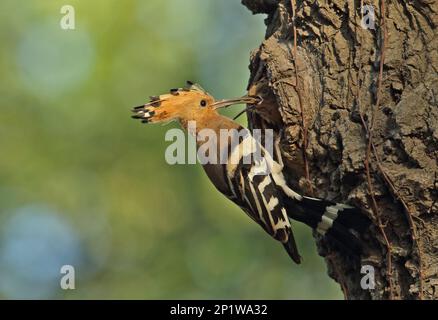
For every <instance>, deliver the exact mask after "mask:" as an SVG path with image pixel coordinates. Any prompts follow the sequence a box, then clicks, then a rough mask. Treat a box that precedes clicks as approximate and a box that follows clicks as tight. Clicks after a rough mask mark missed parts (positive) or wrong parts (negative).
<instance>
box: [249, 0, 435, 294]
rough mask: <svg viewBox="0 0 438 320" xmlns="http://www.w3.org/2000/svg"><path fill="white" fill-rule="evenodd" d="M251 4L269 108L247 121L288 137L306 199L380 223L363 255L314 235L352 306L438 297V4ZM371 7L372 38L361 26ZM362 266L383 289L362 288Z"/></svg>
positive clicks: (255, 76)
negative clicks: (346, 207)
mask: <svg viewBox="0 0 438 320" xmlns="http://www.w3.org/2000/svg"><path fill="white" fill-rule="evenodd" d="M242 3H243V4H244V5H246V6H247V7H248V8H249V9H250V10H251V11H252V12H253V13H266V14H268V17H267V19H266V25H267V32H266V37H265V39H264V41H263V43H262V44H261V46H260V47H259V48H258V49H257V50H255V51H254V52H253V53H252V56H251V65H250V69H251V79H250V83H249V87H248V89H249V92H250V93H252V94H259V95H261V96H262V97H264V99H265V100H264V103H263V105H262V106H259V107H258V108H257V110H259V111H258V112H250V113H248V118H249V122H250V125H251V126H252V127H253V128H264V127H272V128H274V129H276V130H277V131H278V132H281V134H282V140H281V147H282V151H283V156H284V157H285V158H286V160H287V161H286V163H287V167H288V173H289V175H290V177H289V178H290V179H291V180H293V181H298V182H297V186H296V187H297V188H300V189H301V191H302V192H304V193H307V194H308V195H314V196H318V197H323V198H328V199H333V200H336V201H338V202H346V203H352V204H354V205H356V206H358V207H360V208H363V209H364V211H365V213H366V214H368V215H369V216H370V217H371V218H372V220H373V222H374V225H373V227H372V228H371V229H370V232H369V233H368V234H367V235H366V236H365V237H366V239H367V240H366V241H365V242H364V246H365V250H364V253H363V255H362V256H361V257H360V259H354V258H351V257H348V256H345V255H343V253H342V252H341V251H338V250H337V248H335V247H334V246H333V245H332V244H331V243H327V242H326V241H325V240H323V239H320V238H319V237H318V236H317V235H316V234H315V238H316V239H317V242H318V248H319V253H320V255H322V256H323V257H325V260H326V263H327V266H328V273H329V275H330V276H331V277H332V278H333V279H335V280H336V281H337V282H338V283H339V284H340V286H341V288H342V290H343V292H344V295H345V297H346V298H347V299H436V298H438V200H437V197H438V189H437V188H438V77H437V75H438V73H437V68H438V38H437V35H436V25H437V13H438V2H437V1H435V0H411V1H404V0H392V1H389V0H386V1H384V0H381V1H376V0H371V1H344V0H321V1H311V0H301V1H290V0H242ZM366 4H369V5H373V6H374V9H375V29H374V30H372V29H364V28H362V27H361V20H362V15H361V5H366ZM293 6H294V7H295V10H292V7H293ZM382 13H383V14H382ZM293 16H295V19H293ZM293 21H295V23H294V22H293ZM294 33H295V34H296V37H294ZM294 39H296V45H295V44H294ZM382 56H384V58H383V60H382ZM381 61H383V62H384V63H383V65H382V66H381V65H380V63H381ZM380 71H382V72H380ZM379 74H380V75H381V78H380V81H379ZM304 150H305V151H304ZM364 265H371V266H373V267H374V268H375V280H376V283H375V289H374V290H364V289H362V288H361V285H360V280H361V278H362V277H363V274H361V273H360V270H361V267H362V266H364Z"/></svg>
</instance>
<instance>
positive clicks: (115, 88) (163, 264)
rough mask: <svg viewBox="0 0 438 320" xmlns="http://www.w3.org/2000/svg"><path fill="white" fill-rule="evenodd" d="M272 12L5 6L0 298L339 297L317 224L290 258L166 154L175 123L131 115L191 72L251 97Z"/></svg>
mask: <svg viewBox="0 0 438 320" xmlns="http://www.w3.org/2000/svg"><path fill="white" fill-rule="evenodd" d="M65 4H70V5H73V6H74V8H75V13H76V21H75V22H76V29H75V30H62V29H61V28H60V24H59V22H60V19H61V18H62V15H61V13H60V8H61V7H62V6H63V5H65ZM263 19H264V17H263V16H252V15H251V13H250V12H249V11H248V10H247V9H246V8H245V7H243V6H242V5H241V4H240V1H239V0H223V1H217V0H167V1H161V0H145V1H136V0H131V1H115V0H113V1H108V0H105V1H104V0H95V1H71V0H69V1H68V2H64V1H37V0H32V1H20V2H17V1H12V0H7V1H5V0H2V1H1V3H0V25H1V27H0V33H1V39H2V44H1V46H0V71H1V72H0V102H1V104H0V107H1V113H0V148H1V149H0V152H1V156H0V297H1V298H61V299H63V298H66V299H79V298H82V299H91V298H102V299H113V298H121V299H129V298H132V299H166V298H167V299H203V298H204V299H213V298H230V299H240V298H242V299H296V298H298V299H308V298H313V299H335V298H342V294H341V291H340V289H339V287H338V285H337V284H336V283H335V282H333V281H332V280H331V279H329V278H328V276H327V275H326V270H325V265H324V262H323V260H322V258H320V257H319V256H317V254H316V247H315V244H314V241H313V239H312V237H311V232H310V230H308V229H306V228H305V227H303V226H301V225H298V224H295V229H296V233H297V241H298V244H299V247H300V248H301V254H302V256H303V258H304V262H303V263H302V265H300V266H297V265H294V264H293V263H292V261H291V260H290V259H289V257H288V256H287V254H286V253H285V252H284V250H283V248H282V247H281V245H279V244H278V243H277V242H276V241H273V240H271V239H270V238H269V236H268V235H267V234H265V232H264V231H263V230H262V229H261V228H260V227H258V226H256V225H255V224H254V223H253V222H252V221H251V220H250V219H249V218H248V217H246V215H245V214H244V213H243V212H242V211H241V210H240V209H239V208H238V207H237V206H235V205H234V204H232V203H231V202H230V201H228V200H227V199H225V198H224V197H223V196H222V195H221V194H219V193H218V192H217V191H216V190H215V189H214V187H213V186H212V185H211V183H210V182H209V181H208V180H207V178H206V176H205V175H204V173H203V171H202V169H201V167H200V166H199V165H185V166H182V165H177V166H170V165H168V164H166V162H165V160H164V151H165V149H166V147H167V146H168V145H169V142H165V141H164V134H165V132H166V130H167V129H169V128H172V127H175V126H176V124H172V125H169V126H159V125H157V126H145V125H141V124H140V123H139V122H137V121H133V120H132V119H131V118H130V109H131V107H132V106H135V105H138V104H141V103H143V102H145V101H146V100H147V99H148V96H149V95H155V94H160V93H164V92H167V91H168V89H169V88H171V87H178V86H182V85H183V84H184V82H185V80H188V79H190V80H193V81H196V82H199V83H200V84H202V85H203V86H204V87H205V88H206V89H207V90H208V91H209V92H210V93H211V94H213V95H214V96H215V97H217V98H228V97H234V96H237V95H241V94H243V93H244V92H245V88H246V84H247V81H248V78H249V71H248V68H247V66H248V64H249V54H250V50H252V49H254V48H256V47H257V46H258V45H259V43H260V42H261V41H262V39H263V37H264V30H265V26H264V23H263ZM240 109H241V107H236V108H234V109H233V110H230V111H228V112H229V115H235V114H236V113H237V112H238V111H239V110H240ZM243 118H244V117H242V119H243ZM241 121H242V123H245V121H246V120H244V119H243V120H241ZM65 264H70V265H73V266H74V267H75V270H76V289H75V290H62V289H61V288H60V285H59V281H60V278H61V277H62V275H61V274H60V267H61V266H62V265H65Z"/></svg>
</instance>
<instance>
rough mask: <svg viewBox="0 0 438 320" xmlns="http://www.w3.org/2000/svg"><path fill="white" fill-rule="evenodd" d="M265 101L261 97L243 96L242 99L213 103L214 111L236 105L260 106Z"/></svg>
mask: <svg viewBox="0 0 438 320" xmlns="http://www.w3.org/2000/svg"><path fill="white" fill-rule="evenodd" d="M262 101H263V99H262V98H261V97H258V96H257V97H254V96H247V95H245V96H243V97H240V98H234V99H225V100H219V101H216V102H215V103H213V105H212V106H213V108H214V109H219V108H226V107H228V106H231V105H234V104H249V105H258V104H260V103H261V102H262Z"/></svg>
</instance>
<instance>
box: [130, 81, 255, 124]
mask: <svg viewBox="0 0 438 320" xmlns="http://www.w3.org/2000/svg"><path fill="white" fill-rule="evenodd" d="M259 99H260V98H258V97H249V96H244V97H241V98H237V99H228V100H220V101H215V99H214V98H213V97H212V96H211V95H210V94H209V93H207V92H206V91H205V90H204V89H202V87H201V86H199V85H198V84H194V83H192V82H190V81H187V86H186V87H185V88H179V89H171V90H170V92H169V93H166V94H162V95H159V96H152V97H151V101H150V102H148V103H146V104H144V105H141V106H138V107H135V108H134V109H133V110H132V112H133V113H134V115H133V116H132V117H133V118H134V119H141V120H142V122H143V123H159V122H169V121H173V120H178V121H183V122H184V121H197V120H200V119H205V118H206V117H209V116H214V115H217V109H219V108H224V107H227V106H230V105H233V104H241V103H247V104H256V103H258V102H259Z"/></svg>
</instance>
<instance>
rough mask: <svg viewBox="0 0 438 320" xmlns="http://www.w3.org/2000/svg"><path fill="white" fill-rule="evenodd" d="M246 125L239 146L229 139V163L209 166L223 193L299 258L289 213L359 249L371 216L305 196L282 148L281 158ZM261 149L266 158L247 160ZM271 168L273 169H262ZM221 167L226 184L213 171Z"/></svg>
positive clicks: (358, 251) (322, 233) (323, 233)
mask: <svg viewBox="0 0 438 320" xmlns="http://www.w3.org/2000/svg"><path fill="white" fill-rule="evenodd" d="M240 130H245V134H244V135H242V134H240V135H239V137H238V138H239V143H236V144H235V147H234V149H233V150H230V145H232V144H228V149H227V150H225V149H223V150H220V152H225V151H227V155H228V159H227V162H226V163H227V164H222V165H220V164H217V165H206V166H204V169H205V170H206V172H207V174H208V175H209V176H210V179H211V180H212V182H213V184H215V185H216V186H218V185H221V187H218V189H219V190H220V191H221V192H222V193H224V194H225V195H226V196H227V197H228V198H229V199H230V200H232V201H233V202H235V203H236V204H237V205H239V206H240V207H241V208H242V209H243V211H245V212H246V213H247V214H248V216H249V217H250V218H251V219H252V220H254V221H255V222H257V223H258V224H259V225H260V226H261V227H262V228H263V229H264V230H265V231H266V232H267V233H268V234H270V235H271V236H272V237H273V238H274V239H276V240H278V241H280V242H281V243H282V244H283V246H284V248H285V249H286V251H287V252H288V254H289V256H290V257H291V258H292V259H293V260H294V261H295V262H296V263H300V261H301V257H300V255H299V253H298V250H297V246H296V244H295V240H294V237H293V233H292V229H291V224H290V221H289V218H292V219H295V220H298V221H301V222H303V223H305V224H307V225H308V226H310V227H312V228H313V229H314V230H316V231H317V232H318V233H319V234H321V235H323V236H327V237H329V238H331V239H333V240H334V241H336V242H338V243H339V244H340V245H342V246H344V247H346V248H347V249H349V250H350V251H351V252H353V253H356V254H359V253H360V249H361V248H360V247H361V246H360V241H359V235H360V234H361V233H362V232H363V231H364V230H365V229H366V228H367V227H368V225H369V220H368V218H367V217H366V216H364V215H363V214H362V213H361V212H360V211H359V210H358V209H356V208H354V207H351V206H348V205H345V204H339V203H334V202H331V201H326V200H322V199H317V198H312V197H305V196H301V195H300V194H298V193H297V192H295V191H294V190H293V189H291V188H290V187H289V186H288V184H287V182H286V179H285V176H284V174H283V164H282V161H281V156H280V154H279V150H278V148H276V150H277V152H276V155H277V158H278V159H279V161H275V160H274V159H273V155H271V154H269V153H268V152H267V151H266V150H265V149H264V148H263V146H262V145H261V144H260V143H259V141H257V140H256V139H254V138H253V137H252V135H251V133H250V132H249V130H247V129H244V128H242V127H241V128H240ZM242 136H243V137H242ZM277 146H278V145H277ZM257 149H260V150H259V152H260V151H261V153H260V154H261V156H262V159H263V161H257V157H251V163H246V164H245V163H244V162H245V161H244V159H245V158H244V157H245V156H248V154H252V153H254V152H255V151H256V150H257ZM236 155H237V157H238V158H237V159H236ZM233 157H234V158H233ZM236 160H237V161H236ZM266 169H268V170H267V171H268V172H269V174H261V175H257V174H256V173H257V172H260V171H265V170H266ZM217 170H221V171H222V176H223V180H224V181H225V185H226V186H227V188H226V189H224V183H223V181H222V183H220V184H218V182H219V181H218V178H217V176H218V174H217V173H216V174H214V175H213V173H212V172H213V171H217ZM219 176H220V174H219Z"/></svg>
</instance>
